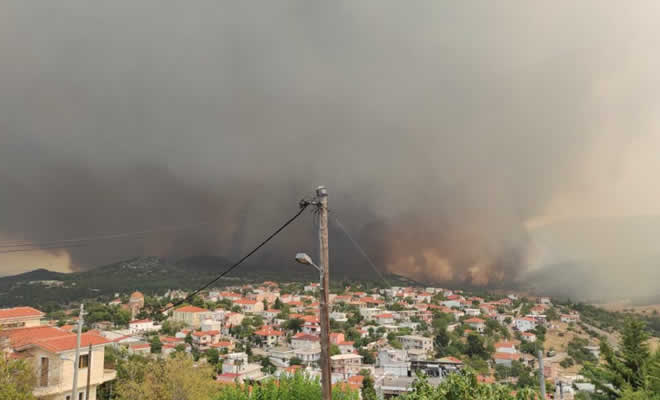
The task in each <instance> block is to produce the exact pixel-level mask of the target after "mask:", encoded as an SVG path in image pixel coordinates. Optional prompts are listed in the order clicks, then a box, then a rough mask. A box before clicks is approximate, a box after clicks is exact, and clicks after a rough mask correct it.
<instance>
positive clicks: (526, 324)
mask: <svg viewBox="0 0 660 400" xmlns="http://www.w3.org/2000/svg"><path fill="white" fill-rule="evenodd" d="M514 326H515V327H516V329H518V330H519V331H520V332H527V331H531V330H532V329H534V328H536V320H535V319H534V318H530V317H523V318H516V320H515V321H514Z"/></svg>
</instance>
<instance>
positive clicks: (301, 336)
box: [293, 332, 321, 342]
mask: <svg viewBox="0 0 660 400" xmlns="http://www.w3.org/2000/svg"><path fill="white" fill-rule="evenodd" d="M293 339H295V340H307V341H312V342H318V341H319V340H321V339H320V338H319V337H318V336H314V335H308V334H306V333H302V332H300V333H297V334H296V335H295V336H294V337H293Z"/></svg>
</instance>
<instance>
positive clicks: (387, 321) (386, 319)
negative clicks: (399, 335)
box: [372, 313, 394, 325]
mask: <svg viewBox="0 0 660 400" xmlns="http://www.w3.org/2000/svg"><path fill="white" fill-rule="evenodd" d="M372 319H373V320H374V321H376V323H377V324H378V325H391V324H393V323H394V314H392V313H382V314H376V315H374V316H373V317H372Z"/></svg>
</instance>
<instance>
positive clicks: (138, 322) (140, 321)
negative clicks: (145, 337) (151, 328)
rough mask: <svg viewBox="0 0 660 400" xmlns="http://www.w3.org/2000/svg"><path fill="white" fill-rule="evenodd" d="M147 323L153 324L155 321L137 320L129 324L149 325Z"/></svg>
mask: <svg viewBox="0 0 660 400" xmlns="http://www.w3.org/2000/svg"><path fill="white" fill-rule="evenodd" d="M147 322H153V321H152V320H150V319H136V320H133V321H131V322H129V324H143V323H147Z"/></svg>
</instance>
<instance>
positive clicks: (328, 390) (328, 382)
mask: <svg viewBox="0 0 660 400" xmlns="http://www.w3.org/2000/svg"><path fill="white" fill-rule="evenodd" d="M316 196H317V199H318V203H317V207H318V216H319V253H320V254H319V260H320V262H321V268H323V270H322V274H321V301H320V303H321V313H320V314H321V385H322V393H323V400H331V399H332V375H331V373H330V318H329V315H328V293H329V292H330V256H329V253H328V190H327V189H326V188H325V186H319V187H318V188H316Z"/></svg>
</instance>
